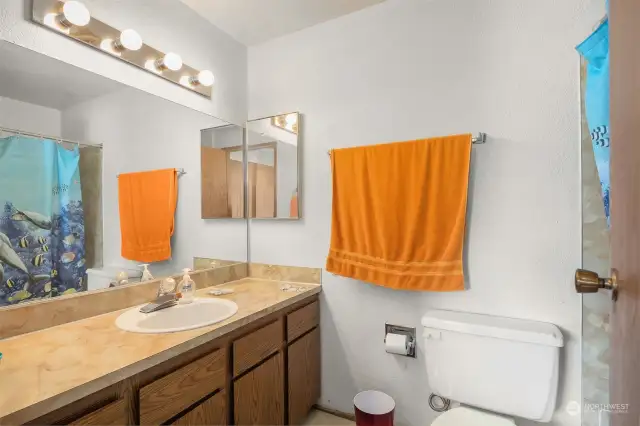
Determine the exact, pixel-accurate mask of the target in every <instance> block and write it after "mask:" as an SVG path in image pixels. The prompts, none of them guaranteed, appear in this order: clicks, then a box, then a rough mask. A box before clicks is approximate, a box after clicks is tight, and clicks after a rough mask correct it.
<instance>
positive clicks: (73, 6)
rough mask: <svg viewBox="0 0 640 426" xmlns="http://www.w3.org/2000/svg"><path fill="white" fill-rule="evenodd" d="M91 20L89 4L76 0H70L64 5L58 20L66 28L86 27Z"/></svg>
mask: <svg viewBox="0 0 640 426" xmlns="http://www.w3.org/2000/svg"><path fill="white" fill-rule="evenodd" d="M89 21H91V14H90V13H89V9H87V6H85V5H84V4H82V3H81V2H79V1H76V0H69V1H67V2H65V3H64V4H63V5H62V13H60V14H59V15H58V22H59V23H60V25H62V26H63V27H65V28H71V27H73V26H76V27H84V26H86V25H87V24H89Z"/></svg>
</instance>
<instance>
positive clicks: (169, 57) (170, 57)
mask: <svg viewBox="0 0 640 426" xmlns="http://www.w3.org/2000/svg"><path fill="white" fill-rule="evenodd" d="M156 68H158V70H160V71H164V70H166V69H169V70H171V71H179V70H180V68H182V58H181V57H180V55H178V54H176V53H173V52H169V53H167V54H166V55H164V58H160V59H158V60H157V61H156Z"/></svg>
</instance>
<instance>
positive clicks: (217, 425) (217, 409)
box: [172, 391, 228, 426]
mask: <svg viewBox="0 0 640 426" xmlns="http://www.w3.org/2000/svg"><path fill="white" fill-rule="evenodd" d="M227 423H228V420H227V395H226V392H225V391H220V392H218V393H217V394H215V395H213V396H212V397H210V398H208V399H206V400H205V401H203V402H201V403H200V404H198V405H196V406H195V407H194V408H193V409H192V410H191V411H189V412H187V413H186V414H184V415H183V416H182V417H179V418H178V419H177V420H175V421H174V422H173V423H172V424H174V425H181V426H202V425H214V426H224V425H226V424H227Z"/></svg>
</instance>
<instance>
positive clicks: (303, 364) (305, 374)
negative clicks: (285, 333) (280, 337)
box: [287, 327, 320, 425]
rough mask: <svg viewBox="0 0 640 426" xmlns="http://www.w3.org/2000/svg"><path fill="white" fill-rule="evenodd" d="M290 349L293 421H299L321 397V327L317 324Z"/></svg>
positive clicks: (305, 416) (290, 391) (300, 421)
mask: <svg viewBox="0 0 640 426" xmlns="http://www.w3.org/2000/svg"><path fill="white" fill-rule="evenodd" d="M288 350H289V353H288V362H287V364H288V369H289V424H292V425H297V424H302V423H304V421H305V419H306V418H307V415H308V414H309V411H310V410H311V408H312V407H313V405H314V404H315V403H316V402H317V401H318V399H319V398H320V329H319V328H318V327H316V328H314V329H313V330H312V331H310V332H309V333H307V334H306V335H304V336H303V337H301V338H300V339H298V340H296V341H295V342H293V343H292V344H291V345H290V346H289V348H288Z"/></svg>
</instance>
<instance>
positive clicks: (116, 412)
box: [69, 399, 129, 425]
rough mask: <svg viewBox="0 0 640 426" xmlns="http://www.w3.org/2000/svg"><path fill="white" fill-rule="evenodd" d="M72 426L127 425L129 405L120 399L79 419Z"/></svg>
mask: <svg viewBox="0 0 640 426" xmlns="http://www.w3.org/2000/svg"><path fill="white" fill-rule="evenodd" d="M69 424H70V425H127V424H129V419H128V417H127V405H126V403H125V402H124V400H122V399H119V400H117V401H115V402H112V403H111V404H109V405H105V406H104V407H102V408H100V409H98V410H96V411H94V412H92V413H89V414H87V415H86V416H84V417H82V418H79V419H77V420H75V421H73V422H71V423H69Z"/></svg>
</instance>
